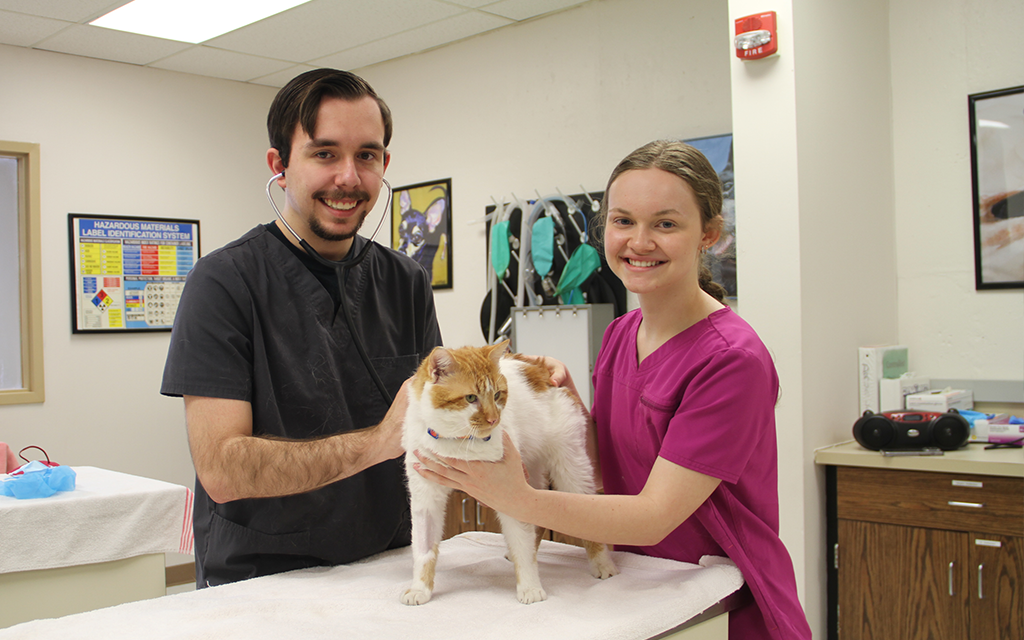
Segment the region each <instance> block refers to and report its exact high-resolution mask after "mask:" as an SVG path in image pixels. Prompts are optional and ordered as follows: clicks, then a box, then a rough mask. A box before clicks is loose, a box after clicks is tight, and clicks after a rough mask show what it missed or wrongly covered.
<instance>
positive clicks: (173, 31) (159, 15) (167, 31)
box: [89, 0, 309, 44]
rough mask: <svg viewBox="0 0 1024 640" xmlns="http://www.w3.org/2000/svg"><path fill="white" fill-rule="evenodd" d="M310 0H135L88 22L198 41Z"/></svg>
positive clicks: (158, 36)
mask: <svg viewBox="0 0 1024 640" xmlns="http://www.w3.org/2000/svg"><path fill="white" fill-rule="evenodd" d="M307 2H309V0H245V1H244V2H239V1H238V0H133V1H132V2H129V3H128V4H126V5H124V6H122V7H119V8H117V9H114V10H113V11H111V12H110V13H108V14H106V15H105V16H103V17H100V18H97V19H95V20H93V21H92V22H90V23H89V24H91V25H93V26H97V27H106V28H107V29H116V30H118V31H128V32H130V33H139V34H142V35H144V36H155V37H157V38H166V39H168V40H178V41H181V42H191V43H193V44H198V43H200V42H205V41H207V40H209V39H210V38H215V37H217V36H219V35H221V34H224V33H227V32H228V31H234V30H235V29H238V28H240V27H244V26H245V25H247V24H252V23H253V22H256V21H257V20H262V19H263V18H266V17H269V16H272V15H274V14H277V13H281V12H282V11H284V10H286V9H291V8H292V7H297V6H299V5H300V4H305V3H307Z"/></svg>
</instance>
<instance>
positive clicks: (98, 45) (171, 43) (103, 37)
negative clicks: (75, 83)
mask: <svg viewBox="0 0 1024 640" xmlns="http://www.w3.org/2000/svg"><path fill="white" fill-rule="evenodd" d="M191 46H193V45H190V44H188V43H186V42H178V41H176V40H164V39H163V38H152V37H150V36H140V35H139V34H137V33H127V32H125V31H115V30H113V29H104V28H103V27H92V26H89V25H87V24H76V25H72V26H71V27H70V28H69V29H65V30H64V31H61V32H60V33H58V34H57V35H55V36H53V37H51V38H47V39H46V40H43V41H42V42H40V43H38V44H37V45H36V48H37V49H46V50H47V51H59V52H60V53H70V54H74V55H76V56H86V57H89V58H100V59H101V60H114V61H116V62H127V63H129V64H149V63H150V62H154V61H156V60H159V59H161V58H166V57H167V56H169V55H171V54H174V53H177V52H178V51H182V50H184V49H187V48H188V47H191Z"/></svg>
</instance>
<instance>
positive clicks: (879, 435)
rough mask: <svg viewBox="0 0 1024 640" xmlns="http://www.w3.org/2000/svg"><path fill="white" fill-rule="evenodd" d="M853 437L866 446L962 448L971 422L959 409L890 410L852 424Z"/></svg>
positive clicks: (883, 447) (866, 413)
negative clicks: (936, 411) (945, 410)
mask: <svg viewBox="0 0 1024 640" xmlns="http://www.w3.org/2000/svg"><path fill="white" fill-rule="evenodd" d="M853 437H854V439H856V440H857V442H859V443H860V444H861V446H863V447H864V448H866V449H871V450H872V451H880V450H882V449H922V448H924V447H938V448H939V449H942V450H943V451H952V450H953V449H959V448H960V447H962V446H964V444H966V443H967V440H968V439H969V438H970V437H971V425H970V424H969V423H968V422H967V420H966V419H965V418H964V417H963V416H962V415H960V412H959V411H957V410H956V409H950V410H949V411H947V412H946V413H934V412H931V411H887V412H885V413H873V412H871V411H865V412H864V415H863V416H861V417H860V419H858V420H857V422H855V423H854V425H853Z"/></svg>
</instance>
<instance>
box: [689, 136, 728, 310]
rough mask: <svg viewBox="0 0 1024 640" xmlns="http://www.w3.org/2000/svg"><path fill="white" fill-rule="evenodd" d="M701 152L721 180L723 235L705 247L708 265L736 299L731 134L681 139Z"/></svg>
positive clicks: (726, 291)
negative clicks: (710, 245) (713, 243)
mask: <svg viewBox="0 0 1024 640" xmlns="http://www.w3.org/2000/svg"><path fill="white" fill-rule="evenodd" d="M683 142H685V143H686V144H688V145H690V146H692V147H695V148H696V149H697V150H698V151H700V152H701V153H703V154H704V157H706V158H707V159H708V162H710V163H711V166H712V167H714V169H715V172H716V173H717V174H718V179H719V180H721V181H722V217H723V218H725V224H724V225H723V227H722V236H721V238H719V239H718V242H716V243H715V245H714V246H713V247H711V249H710V250H709V251H708V260H707V261H706V263H707V265H708V267H709V268H710V269H711V275H712V276H713V278H714V281H715V282H717V283H718V284H720V285H722V286H723V287H725V293H726V297H727V298H729V299H731V300H736V299H737V291H736V188H735V184H736V183H735V181H734V178H733V168H732V134H731V133H727V134H724V135H720V136H708V137H706V138H690V139H688V140H683Z"/></svg>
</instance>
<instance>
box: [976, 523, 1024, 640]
mask: <svg viewBox="0 0 1024 640" xmlns="http://www.w3.org/2000/svg"><path fill="white" fill-rule="evenodd" d="M1022 542H1024V539H1022V538H1016V537H1011V536H993V535H990V534H986V533H972V534H971V535H970V540H969V546H970V549H971V561H970V563H969V564H968V566H967V570H968V576H969V582H970V598H971V614H970V615H971V637H972V638H991V639H992V640H996V639H997V638H998V639H999V640H1019V639H1020V638H1024V544H1022Z"/></svg>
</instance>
